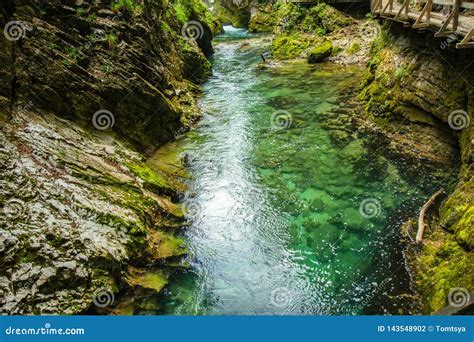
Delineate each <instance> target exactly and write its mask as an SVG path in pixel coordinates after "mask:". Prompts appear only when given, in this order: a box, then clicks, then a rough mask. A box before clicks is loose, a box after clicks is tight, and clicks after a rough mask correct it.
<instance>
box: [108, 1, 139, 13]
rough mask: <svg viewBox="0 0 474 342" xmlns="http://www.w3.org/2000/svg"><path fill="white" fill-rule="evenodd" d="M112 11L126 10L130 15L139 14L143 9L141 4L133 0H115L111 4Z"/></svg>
mask: <svg viewBox="0 0 474 342" xmlns="http://www.w3.org/2000/svg"><path fill="white" fill-rule="evenodd" d="M112 10H114V11H117V12H118V11H126V12H128V13H130V14H132V15H139V14H140V13H141V12H142V11H143V5H142V4H140V3H138V2H137V1H135V0H116V1H115V2H114V3H113V4H112Z"/></svg>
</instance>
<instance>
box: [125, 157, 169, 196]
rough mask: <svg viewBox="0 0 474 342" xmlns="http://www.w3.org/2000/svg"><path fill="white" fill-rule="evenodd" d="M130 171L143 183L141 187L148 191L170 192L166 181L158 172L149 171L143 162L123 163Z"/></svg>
mask: <svg viewBox="0 0 474 342" xmlns="http://www.w3.org/2000/svg"><path fill="white" fill-rule="evenodd" d="M125 166H127V167H128V168H129V169H130V171H131V172H132V173H133V174H134V175H135V176H137V177H139V178H140V179H142V180H143V181H144V184H143V186H144V187H146V188H149V189H150V190H158V191H160V190H171V188H170V186H169V184H168V182H167V181H166V179H165V178H164V177H163V176H162V175H160V174H159V173H158V172H156V171H153V170H152V169H150V167H149V166H148V165H146V164H145V163H144V162H134V163H131V162H128V163H125Z"/></svg>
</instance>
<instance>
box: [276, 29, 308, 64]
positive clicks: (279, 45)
mask: <svg viewBox="0 0 474 342" xmlns="http://www.w3.org/2000/svg"><path fill="white" fill-rule="evenodd" d="M316 40H317V38H315V37H312V36H308V35H303V34H298V33H296V34H292V35H280V36H279V37H277V38H275V39H274V40H273V41H272V52H273V56H274V57H275V58H280V59H288V58H297V57H300V55H301V54H302V53H303V52H304V51H306V50H307V49H308V48H309V47H310V46H311V45H312V44H314V43H315V41H316Z"/></svg>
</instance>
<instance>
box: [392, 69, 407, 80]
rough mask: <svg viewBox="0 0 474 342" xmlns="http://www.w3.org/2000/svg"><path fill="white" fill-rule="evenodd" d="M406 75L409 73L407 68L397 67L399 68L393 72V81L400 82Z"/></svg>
mask: <svg viewBox="0 0 474 342" xmlns="http://www.w3.org/2000/svg"><path fill="white" fill-rule="evenodd" d="M408 74H409V73H408V69H407V68H405V67H399V68H397V70H395V79H397V80H401V79H402V78H403V77H405V76H407V75H408Z"/></svg>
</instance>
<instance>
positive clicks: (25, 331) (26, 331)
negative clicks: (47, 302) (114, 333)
mask: <svg viewBox="0 0 474 342" xmlns="http://www.w3.org/2000/svg"><path fill="white" fill-rule="evenodd" d="M5 334H6V335H8V336H10V335H13V336H14V335H85V334H86V330H85V329H84V328H64V329H63V328H52V327H51V324H50V323H46V324H45V325H44V327H40V328H15V327H12V326H9V327H8V328H6V329H5Z"/></svg>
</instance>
